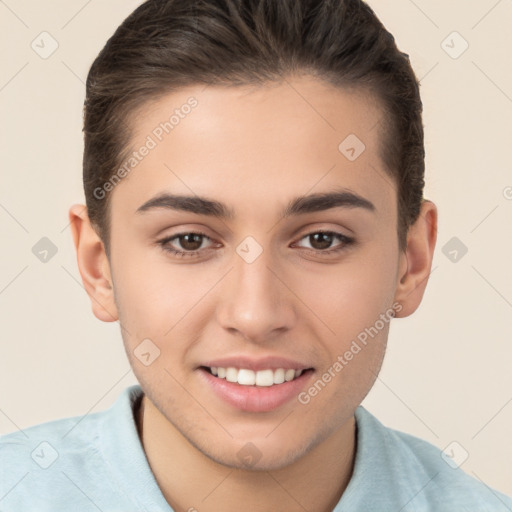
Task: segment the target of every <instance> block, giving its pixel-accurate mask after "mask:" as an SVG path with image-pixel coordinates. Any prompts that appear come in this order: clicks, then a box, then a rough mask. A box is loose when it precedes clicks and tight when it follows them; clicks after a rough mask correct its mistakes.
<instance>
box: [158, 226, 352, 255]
mask: <svg viewBox="0 0 512 512" xmlns="http://www.w3.org/2000/svg"><path fill="white" fill-rule="evenodd" d="M319 233H322V234H325V235H334V236H335V237H337V238H338V239H339V240H340V241H341V242H342V243H341V244H339V245H337V246H335V248H334V249H326V250H323V251H322V250H320V249H308V248H307V247H306V248H305V249H306V250H307V251H309V252H313V253H315V254H318V255H322V256H324V255H330V254H333V253H337V252H341V251H343V250H345V249H346V248H347V247H348V246H350V245H352V244H353V243H354V242H355V240H354V239H353V238H350V237H348V236H346V235H343V234H341V233H337V232H336V231H327V230H322V229H320V230H318V231H312V232H311V233H307V234H306V235H304V236H302V237H301V238H300V240H302V239H304V238H307V237H309V236H311V235H316V234H319ZM184 235H199V236H202V237H204V238H207V239H208V240H211V238H210V237H209V236H208V235H207V234H206V233H202V232H200V231H184V232H182V233H177V234H175V235H172V236H170V237H167V238H164V239H162V240H159V241H158V242H157V243H158V245H160V247H161V248H162V250H163V251H165V252H168V253H170V254H173V255H174V256H177V257H179V258H184V257H194V256H196V255H198V254H199V253H200V252H201V251H203V250H205V249H199V250H196V251H178V250H176V249H173V248H172V247H171V246H169V245H168V244H169V242H171V241H172V240H174V239H176V238H180V237H181V236H184ZM206 250H207V249H206Z"/></svg>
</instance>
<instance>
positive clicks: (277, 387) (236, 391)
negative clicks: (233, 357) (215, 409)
mask: <svg viewBox="0 0 512 512" xmlns="http://www.w3.org/2000/svg"><path fill="white" fill-rule="evenodd" d="M198 371H199V373H200V375H201V377H202V378H203V379H204V380H205V381H206V382H207V384H208V385H209V386H211V388H212V389H213V391H214V392H215V393H216V394H217V396H219V397H220V398H222V399H223V400H224V401H225V402H227V403H228V404H230V405H232V406H233V407H235V408H236V409H239V410H241V411H247V412H267V411H272V410H273V409H277V408H278V407H280V406H282V405H284V404H285V403H287V402H289V401H290V400H292V399H293V398H296V397H297V396H298V394H299V393H300V392H301V390H302V389H303V388H304V386H305V383H306V381H307V380H309V379H310V377H311V375H312V374H313V370H306V371H304V372H303V373H302V375H301V376H300V377H297V378H296V379H293V380H291V381H289V382H283V383H282V384H274V385H273V386H244V385H242V384H237V383H236V382H228V381H227V380H226V379H219V378H218V377H215V376H214V375H212V374H211V373H210V372H208V371H207V370H205V369H204V368H199V369H198Z"/></svg>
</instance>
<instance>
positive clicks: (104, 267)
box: [69, 204, 119, 322]
mask: <svg viewBox="0 0 512 512" xmlns="http://www.w3.org/2000/svg"><path fill="white" fill-rule="evenodd" d="M69 220H70V223H71V231H72V233H73V241H74V244H75V248H76V257H77V262H78V269H79V271H80V275H81V277H82V282H83V283H84V288H85V291H86V292H87V294H88V295H89V298H90V299H91V304H92V311H93V313H94V315H95V316H96V317H97V318H98V319H100V320H103V321H104V322H114V321H116V320H117V319H118V318H119V317H118V312H117V307H116V304H115V300H114V288H113V285H112V276H111V272H110V263H109V261H108V258H107V255H106V253H105V247H104V245H103V242H102V241H101V239H100V238H99V236H98V234H97V233H96V231H95V230H94V228H93V227H92V226H91V223H90V221H89V216H88V214H87V207H86V206H85V205H83V204H74V205H73V206H71V208H70V209H69Z"/></svg>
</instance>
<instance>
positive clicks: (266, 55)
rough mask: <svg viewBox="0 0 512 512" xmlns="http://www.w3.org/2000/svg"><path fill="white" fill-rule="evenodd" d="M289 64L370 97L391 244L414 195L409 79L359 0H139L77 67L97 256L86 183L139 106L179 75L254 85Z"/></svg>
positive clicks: (417, 165)
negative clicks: (392, 210)
mask: <svg viewBox="0 0 512 512" xmlns="http://www.w3.org/2000/svg"><path fill="white" fill-rule="evenodd" d="M294 74H295V75H297V74H309V75H312V76H314V77H316V78H319V79H323V80H324V81H326V82H328V83H330V84H333V85H335V86H338V87H340V88H343V87H344V88H347V89H355V90H357V89H365V90H367V91H369V92H370V93H372V94H373V95H375V97H376V98H377V99H378V100H379V104H380V106H381V107H382V111H383V112H384V113H385V117H384V118H383V122H382V123H379V124H380V133H381V135H380V144H381V147H380V149H381V158H382V161H383V162H384V164H385V168H386V172H387V173H388V175H389V176H391V177H392V179H393V180H394V183H396V186H397V194H398V205H397V207H398V226H397V231H398V239H399V246H400V249H401V250H403V249H404V248H405V247H406V240H407V231H408V228H409V226H410V225H411V224H412V223H414V221H415V220H416V219H417V217H418V215H419V211H420V206H421V202H422V199H423V187H424V170H425V164H424V157H425V151H424V146H423V124H422V102H421V99H420V94H419V82H418V81H417V79H416V76H415V74H414V71H413V70H412V67H411V64H410V62H409V58H408V55H406V54H405V53H403V52H400V51H399V50H398V48H397V46H396V43H395V40H394V38H393V36H392V35H391V34H390V33H389V32H388V31H387V30H386V29H385V28H384V26H383V25H382V23H381V22H380V21H379V19H378V18H377V16H376V15H375V13H374V12H373V10H372V9H371V8H370V7H369V6H368V5H367V4H366V3H365V2H363V1H362V0H148V1H146V2H144V3H143V4H142V5H140V6H139V7H138V8H137V9H136V10H135V11H134V12H133V13H132V14H131V15H130V16H129V17H128V18H126V20H125V21H124V22H123V23H122V24H121V25H120V26H119V27H118V29H117V30H116V32H115V33H114V35H113V36H112V37H111V38H110V39H109V40H108V41H107V43H106V45H105V46H104V48H103V49H102V50H101V52H100V53H99V55H98V56H97V58H96V59H95V61H94V63H93V64H92V66H91V69H90V70H89V74H88V77H87V87H86V99H85V104H84V142H85V148H84V155H83V181H84V189H85V198H86V204H87V208H88V213H89V218H90V220H91V223H92V225H93V226H94V228H95V229H96V231H97V233H98V234H99V236H100V238H101V239H102V241H103V243H104V245H105V249H106V252H107V255H109V246H110V245H109V238H110V211H109V210H110V206H109V205H110V201H109V198H110V194H107V195H106V196H105V197H101V198H98V197H97V196H98V194H97V193H95V190H98V188H101V187H102V186H103V185H104V184H105V183H106V182H107V181H108V180H109V178H110V177H111V176H112V175H113V173H114V172H115V171H116V169H117V168H118V167H119V166H120V165H121V163H122V162H123V161H125V160H126V156H127V155H128V153H129V152H130V147H129V144H130V140H131V134H132V126H131V122H132V120H133V118H134V115H135V113H136V112H138V111H139V109H140V108H142V107H143V106H144V105H145V104H147V102H148V101H149V100H155V99H157V98H159V97H162V96H164V95H166V94H169V93H172V92H173V91H176V90H177V89H179V88H182V87H185V86H188V85H193V84H208V85H224V86H243V85H259V84H262V85H263V84H265V83H268V82H272V81H277V82H279V81H281V80H282V79H283V77H285V76H287V75H294Z"/></svg>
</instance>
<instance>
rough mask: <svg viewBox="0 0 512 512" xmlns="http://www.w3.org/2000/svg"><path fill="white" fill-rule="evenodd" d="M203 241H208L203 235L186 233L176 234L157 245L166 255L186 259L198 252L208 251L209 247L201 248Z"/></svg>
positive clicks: (207, 237)
mask: <svg viewBox="0 0 512 512" xmlns="http://www.w3.org/2000/svg"><path fill="white" fill-rule="evenodd" d="M205 239H206V240H210V237H209V236H208V235H206V234H205V233H199V232H197V233H196V232H186V233H177V234H176V235H172V236H169V237H167V238H164V239H163V240H159V241H158V244H159V245H160V246H161V248H162V249H163V250H164V251H166V252H168V253H171V254H174V255H175V256H180V257H187V256H196V255H197V254H199V253H200V252H203V250H204V251H205V250H207V249H209V247H206V248H202V247H201V245H203V242H204V240H205Z"/></svg>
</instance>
